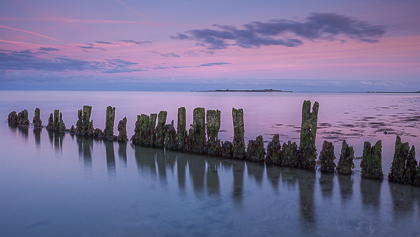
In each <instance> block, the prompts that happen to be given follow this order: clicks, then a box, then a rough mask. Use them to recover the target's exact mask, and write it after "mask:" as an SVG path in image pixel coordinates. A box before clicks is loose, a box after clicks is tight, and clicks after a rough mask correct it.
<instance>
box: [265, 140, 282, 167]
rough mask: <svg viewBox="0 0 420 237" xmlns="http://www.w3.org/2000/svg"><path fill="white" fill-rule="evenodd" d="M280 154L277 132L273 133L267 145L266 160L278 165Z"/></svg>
mask: <svg viewBox="0 0 420 237" xmlns="http://www.w3.org/2000/svg"><path fill="white" fill-rule="evenodd" d="M282 156H283V154H282V150H281V143H280V138H279V134H275V135H274V136H273V139H272V140H271V141H270V142H269V143H268V145H267V155H266V162H267V163H268V164H276V165H280V164H281V161H282V158H283V157H282Z"/></svg>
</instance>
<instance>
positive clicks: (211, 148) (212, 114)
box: [207, 110, 221, 156]
mask: <svg viewBox="0 0 420 237" xmlns="http://www.w3.org/2000/svg"><path fill="white" fill-rule="evenodd" d="M219 130H220V111H219V110H208V111H207V136H208V140H207V144H208V154H210V155H215V156H218V155H220V152H221V145H220V140H219Z"/></svg>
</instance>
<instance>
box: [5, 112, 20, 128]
mask: <svg viewBox="0 0 420 237" xmlns="http://www.w3.org/2000/svg"><path fill="white" fill-rule="evenodd" d="M7 122H8V123H9V125H13V126H16V125H18V118H17V113H16V111H12V112H10V113H9V115H8V116H7Z"/></svg>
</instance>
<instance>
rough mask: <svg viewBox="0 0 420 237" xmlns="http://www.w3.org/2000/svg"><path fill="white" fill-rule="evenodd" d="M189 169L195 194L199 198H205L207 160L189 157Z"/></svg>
mask: <svg viewBox="0 0 420 237" xmlns="http://www.w3.org/2000/svg"><path fill="white" fill-rule="evenodd" d="M186 157H187V160H188V168H189V171H190V178H191V181H192V184H193V189H194V194H195V196H196V197H197V198H199V199H202V198H203V197H204V178H205V173H206V160H205V158H204V156H195V155H188V156H186Z"/></svg>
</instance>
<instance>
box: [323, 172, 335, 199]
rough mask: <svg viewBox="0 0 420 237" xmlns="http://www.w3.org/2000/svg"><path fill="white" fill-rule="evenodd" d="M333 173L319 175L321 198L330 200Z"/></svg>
mask: <svg viewBox="0 0 420 237" xmlns="http://www.w3.org/2000/svg"><path fill="white" fill-rule="evenodd" d="M334 176H335V175H334V173H321V177H320V178H319V186H321V192H322V197H324V198H329V199H331V197H332V194H333V187H334Z"/></svg>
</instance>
